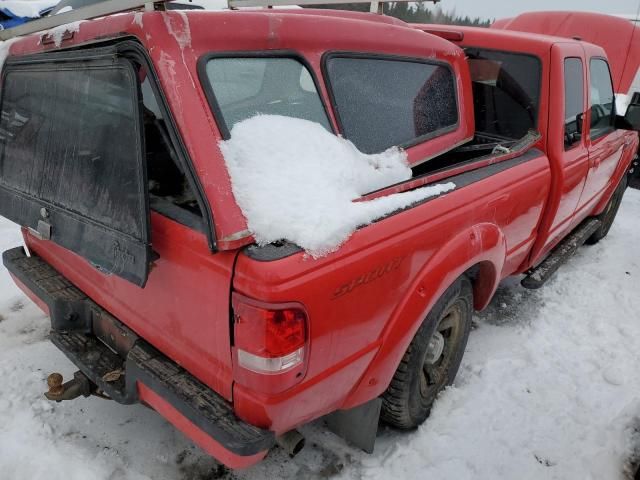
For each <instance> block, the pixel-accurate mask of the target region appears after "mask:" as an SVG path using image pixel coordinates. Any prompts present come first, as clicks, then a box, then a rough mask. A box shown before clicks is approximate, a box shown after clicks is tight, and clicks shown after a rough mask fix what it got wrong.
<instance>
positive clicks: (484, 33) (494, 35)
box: [411, 23, 580, 54]
mask: <svg viewBox="0 0 640 480" xmlns="http://www.w3.org/2000/svg"><path fill="white" fill-rule="evenodd" d="M411 25H412V26H413V28H417V29H418V30H422V31H423V32H427V33H431V34H434V35H439V36H442V37H443V38H446V39H449V40H451V41H453V42H455V43H458V42H459V43H462V44H464V45H478V46H480V45H481V46H483V47H487V46H488V45H495V47H494V48H495V49H496V50H509V51H522V52H529V53H537V54H542V53H543V52H548V51H549V49H550V48H551V46H552V45H554V44H556V43H580V42H579V41H578V40H574V39H571V38H566V37H558V36H554V35H545V34H538V33H523V32H520V31H514V30H501V29H490V28H484V27H463V26H454V25H439V24H428V23H427V24H420V23H414V24H411ZM456 37H457V38H456ZM505 42H508V43H505ZM507 46H508V47H507Z"/></svg>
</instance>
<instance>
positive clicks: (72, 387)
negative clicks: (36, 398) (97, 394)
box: [44, 371, 94, 402]
mask: <svg viewBox="0 0 640 480" xmlns="http://www.w3.org/2000/svg"><path fill="white" fill-rule="evenodd" d="M62 381H63V377H62V375H61V374H59V373H52V374H51V375H49V376H48V377H47V385H48V387H49V391H48V392H45V393H44V396H45V397H47V399H49V400H53V401H55V402H61V401H63V400H73V399H74V398H78V397H79V396H80V395H82V396H83V397H88V396H90V395H91V394H92V393H93V390H94V388H93V387H94V385H93V384H92V383H91V380H89V379H88V378H87V376H86V375H85V374H84V373H82V372H80V371H78V372H76V373H74V374H73V380H69V381H68V382H65V383H62Z"/></svg>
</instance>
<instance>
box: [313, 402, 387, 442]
mask: <svg viewBox="0 0 640 480" xmlns="http://www.w3.org/2000/svg"><path fill="white" fill-rule="evenodd" d="M381 408H382V399H380V398H374V399H373V400H370V401H369V402H367V403H364V404H362V405H360V406H358V407H354V408H350V409H349V410H337V411H335V412H333V413H331V414H329V415H327V416H326V417H325V421H326V423H327V427H328V428H329V430H331V431H332V432H333V433H335V434H336V435H338V436H339V437H342V438H344V439H345V440H346V441H347V442H349V443H351V444H353V445H354V446H355V447H358V448H360V449H361V450H364V451H365V452H367V453H373V448H374V446H375V443H376V435H377V433H378V421H379V419H380V409H381Z"/></svg>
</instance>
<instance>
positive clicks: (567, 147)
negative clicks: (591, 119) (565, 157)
mask: <svg viewBox="0 0 640 480" xmlns="http://www.w3.org/2000/svg"><path fill="white" fill-rule="evenodd" d="M568 60H579V61H580V71H581V73H582V108H584V96H585V91H584V90H585V89H584V73H585V68H584V67H585V65H584V61H583V58H582V57H576V56H570V57H564V58H563V60H562V67H563V71H562V78H563V81H564V85H563V92H564V93H563V94H564V117H565V118H564V121H563V124H562V128H563V135H562V136H563V138H565V139H566V133H567V118H566V117H567V111H566V107H567V61H568ZM581 114H582V128H581V132H580V139H579V140H577V141H574V142H573V143H572V144H571V145H567V144H566V143H564V151H565V152H569V151H571V150H573V149H574V148H577V147H579V146H581V145H582V144H583V142H584V140H585V137H586V136H585V134H584V120H585V115H584V114H585V112H584V110H583V111H582V112H581ZM576 121H577V119H576Z"/></svg>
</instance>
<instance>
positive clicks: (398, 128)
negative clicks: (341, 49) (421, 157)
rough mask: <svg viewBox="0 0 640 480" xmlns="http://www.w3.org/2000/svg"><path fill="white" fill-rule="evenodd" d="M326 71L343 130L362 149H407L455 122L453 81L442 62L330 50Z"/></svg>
mask: <svg viewBox="0 0 640 480" xmlns="http://www.w3.org/2000/svg"><path fill="white" fill-rule="evenodd" d="M325 75H326V80H327V84H328V88H329V91H330V94H331V97H332V102H333V104H334V108H335V112H336V116H337V118H338V121H339V123H340V126H341V129H342V133H343V135H344V136H345V138H347V139H348V140H351V141H352V142H353V143H354V144H355V146H356V147H357V148H358V149H359V150H360V151H362V152H364V153H378V152H381V151H384V150H386V149H387V148H389V147H392V146H400V147H410V146H412V145H415V144H417V143H420V142H423V141H426V140H428V139H430V138H433V137H435V136H438V135H441V134H444V133H447V132H450V131H452V130H454V129H455V128H456V126H457V124H458V106H457V94H456V88H455V80H454V75H453V72H452V70H451V68H450V67H449V66H448V65H447V64H444V63H438V62H431V61H427V60H421V59H405V58H396V57H387V56H370V55H369V56H368V55H353V54H329V55H328V56H327V58H326V59H325Z"/></svg>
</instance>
